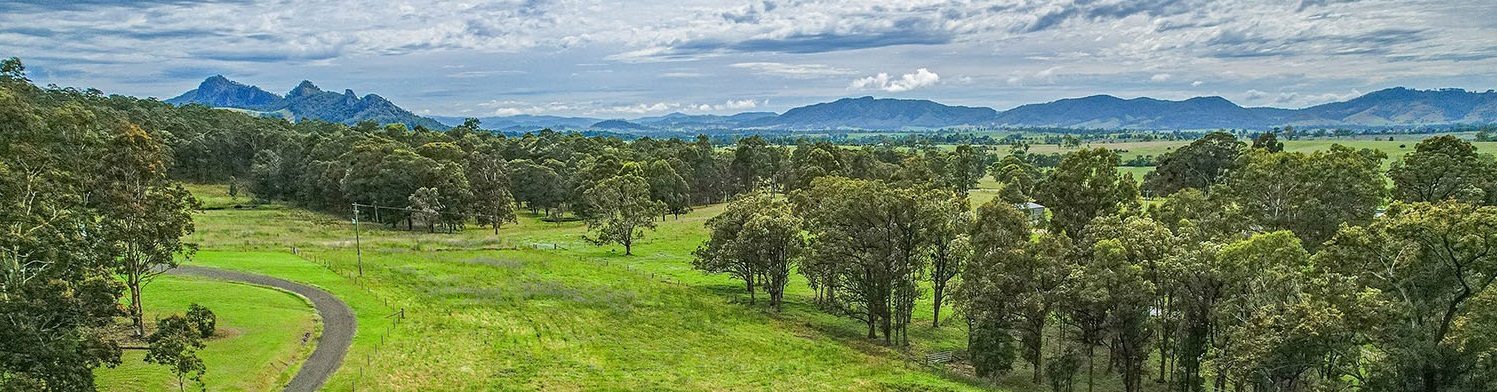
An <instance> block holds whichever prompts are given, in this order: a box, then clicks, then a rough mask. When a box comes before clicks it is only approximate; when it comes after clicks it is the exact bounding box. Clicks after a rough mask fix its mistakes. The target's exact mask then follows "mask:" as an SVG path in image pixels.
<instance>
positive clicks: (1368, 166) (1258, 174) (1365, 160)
mask: <svg viewBox="0 0 1497 392" xmlns="http://www.w3.org/2000/svg"><path fill="white" fill-rule="evenodd" d="M1244 159H1245V162H1246V164H1245V165H1244V166H1243V167H1242V168H1241V169H1239V170H1237V171H1235V172H1234V173H1233V174H1232V175H1231V176H1230V177H1229V178H1228V179H1227V182H1226V184H1224V186H1223V189H1222V190H1221V192H1222V193H1223V194H1222V196H1223V197H1224V198H1225V199H1226V201H1227V202H1229V203H1233V204H1235V205H1236V207H1235V208H1238V209H1239V211H1241V212H1242V215H1243V217H1244V218H1245V219H1246V221H1247V222H1248V223H1250V224H1251V225H1255V226H1256V227H1258V228H1259V230H1261V231H1277V230H1289V231H1293V232H1294V234H1296V235H1298V236H1299V237H1300V239H1301V240H1303V241H1304V242H1305V244H1307V246H1306V247H1307V248H1311V249H1314V248H1317V247H1318V246H1319V245H1320V243H1322V242H1325V240H1327V239H1329V238H1330V237H1331V236H1332V235H1333V234H1335V233H1336V230H1337V228H1338V227H1339V226H1340V225H1341V224H1343V223H1345V224H1350V225H1365V224H1367V223H1368V222H1370V221H1371V220H1372V218H1373V216H1374V215H1375V214H1376V213H1377V208H1378V206H1379V205H1381V204H1382V202H1383V197H1384V196H1385V195H1386V193H1387V190H1386V189H1385V188H1384V179H1383V175H1382V172H1381V171H1380V168H1381V166H1382V160H1383V159H1384V156H1383V155H1382V153H1380V152H1374V151H1369V150H1362V151H1357V150H1353V149H1351V148H1348V147H1345V146H1341V145H1332V146H1331V148H1330V149H1328V150H1324V151H1316V152H1314V153H1310V154H1303V153H1298V152H1281V153H1269V152H1267V151H1263V150H1254V151H1252V152H1250V153H1248V154H1247V155H1246V157H1245V158H1244Z"/></svg>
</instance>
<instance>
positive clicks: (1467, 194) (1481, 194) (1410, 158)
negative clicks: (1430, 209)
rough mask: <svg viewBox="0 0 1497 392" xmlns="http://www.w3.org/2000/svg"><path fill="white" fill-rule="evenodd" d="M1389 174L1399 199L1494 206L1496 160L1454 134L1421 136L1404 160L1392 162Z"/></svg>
mask: <svg viewBox="0 0 1497 392" xmlns="http://www.w3.org/2000/svg"><path fill="white" fill-rule="evenodd" d="M1388 176H1389V177H1392V178H1393V198H1395V199H1398V200H1402V201H1406V202H1418V201H1426V202H1431V203H1433V202H1439V201H1443V200H1459V201H1465V202H1469V203H1473V204H1486V205H1497V162H1494V161H1493V159H1492V156H1491V155H1479V154H1477V153H1476V148H1475V147H1473V146H1472V145H1471V143H1468V142H1466V141H1464V140H1461V139H1458V138H1456V137H1455V136H1451V135H1440V136H1435V137H1432V138H1429V139H1424V141H1421V142H1419V144H1417V145H1415V146H1414V151H1413V152H1410V153H1408V154H1405V155H1404V157H1403V160H1401V161H1397V162H1393V164H1392V166H1391V167H1390V168H1389V169H1388Z"/></svg>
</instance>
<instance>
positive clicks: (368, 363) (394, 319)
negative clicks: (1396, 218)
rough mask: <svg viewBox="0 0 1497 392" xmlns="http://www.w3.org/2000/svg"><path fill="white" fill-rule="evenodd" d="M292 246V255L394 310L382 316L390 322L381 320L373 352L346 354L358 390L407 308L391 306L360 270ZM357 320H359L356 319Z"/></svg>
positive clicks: (352, 384) (351, 385)
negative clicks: (353, 369) (354, 369)
mask: <svg viewBox="0 0 1497 392" xmlns="http://www.w3.org/2000/svg"><path fill="white" fill-rule="evenodd" d="M290 248H291V254H292V255H295V256H297V257H300V258H302V259H303V260H306V261H309V262H312V263H315V264H317V265H320V266H322V267H323V268H326V269H327V270H328V271H330V272H332V273H334V274H337V275H338V276H340V277H343V278H344V279H346V280H348V281H349V282H351V283H352V284H353V285H354V287H357V288H359V289H361V290H364V292H365V293H366V294H368V295H369V296H372V297H374V299H375V300H377V301H379V302H380V303H382V304H384V306H385V308H386V309H389V310H393V312H391V313H390V314H388V315H385V316H384V317H382V318H383V319H385V320H388V321H389V322H388V323H384V322H381V323H380V324H379V325H381V326H383V328H382V329H381V330H379V332H377V333H378V334H379V335H378V336H379V343H377V344H375V346H374V347H373V351H372V352H367V351H366V352H364V353H363V354H364V355H363V356H362V357H358V356H353V354H354V353H352V352H350V353H349V356H345V357H344V359H343V366H348V365H349V364H350V363H352V364H354V365H355V366H356V369H357V370H356V371H355V372H354V373H353V380H351V381H350V382H349V390H351V391H358V390H359V385H360V383H362V382H364V371H365V369H366V368H370V367H372V365H373V363H374V360H376V359H378V357H379V354H380V352H381V351H382V350H384V349H385V345H386V344H387V343H390V342H391V341H393V339H392V338H391V334H393V333H395V332H396V331H397V328H399V327H400V323H401V322H402V321H405V319H406V317H408V316H409V315H408V313H407V312H406V308H405V307H403V306H402V307H398V308H397V307H394V306H391V305H390V299H389V297H386V296H383V295H380V293H379V292H378V291H375V290H374V289H372V288H370V287H369V280H368V279H367V278H363V277H360V276H359V274H358V272H357V271H355V270H353V269H352V268H344V269H343V270H339V269H338V265H337V263H334V262H333V261H332V260H331V259H328V258H323V257H317V256H316V255H312V254H306V253H304V252H302V251H301V249H298V248H297V247H295V246H293V247H290ZM356 318H357V316H356ZM355 322H357V321H355ZM369 327H374V326H369V325H360V326H358V328H359V329H360V330H363V331H367V330H368V329H369ZM350 351H351V350H350ZM330 387H331V386H330Z"/></svg>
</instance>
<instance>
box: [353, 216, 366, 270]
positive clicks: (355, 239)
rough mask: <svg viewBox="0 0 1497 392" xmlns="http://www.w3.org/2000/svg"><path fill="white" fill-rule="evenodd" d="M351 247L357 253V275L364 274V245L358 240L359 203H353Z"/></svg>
mask: <svg viewBox="0 0 1497 392" xmlns="http://www.w3.org/2000/svg"><path fill="white" fill-rule="evenodd" d="M353 249H354V253H355V254H357V255H358V260H359V276H364V246H363V245H362V244H361V243H360V241H359V205H358V204H354V205H353Z"/></svg>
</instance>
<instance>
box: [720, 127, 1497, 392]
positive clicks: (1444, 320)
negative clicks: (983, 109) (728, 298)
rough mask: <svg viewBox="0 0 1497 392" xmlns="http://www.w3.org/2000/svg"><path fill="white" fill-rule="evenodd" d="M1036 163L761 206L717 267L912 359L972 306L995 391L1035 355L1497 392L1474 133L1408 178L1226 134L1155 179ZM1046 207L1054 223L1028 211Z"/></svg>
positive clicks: (732, 215) (1360, 156)
mask: <svg viewBox="0 0 1497 392" xmlns="http://www.w3.org/2000/svg"><path fill="white" fill-rule="evenodd" d="M1023 153H1024V151H1023V150H1022V149H1016V150H1015V151H1014V153H1013V154H1011V155H1007V156H1005V157H1004V158H1002V159H1000V160H998V161H996V162H995V163H994V164H993V165H992V169H991V170H990V173H991V174H992V176H993V177H994V178H995V179H997V180H998V181H999V182H1001V183H1002V184H1003V187H1002V190H1001V191H1000V192H999V197H998V198H996V199H994V200H993V201H992V202H989V203H987V204H984V205H982V206H979V207H978V208H976V210H975V211H973V210H971V209H969V208H968V207H967V205H966V198H965V190H964V189H962V188H961V187H954V188H953V187H949V186H946V185H945V184H942V183H940V182H941V181H940V180H936V179H938V178H940V177H939V176H930V177H918V176H906V175H895V176H893V177H891V178H883V179H880V178H853V177H844V176H838V175H835V174H831V175H824V176H817V177H816V178H814V179H812V180H811V181H810V182H809V183H807V184H804V186H803V187H795V186H789V187H787V188H789V189H788V192H787V193H788V194H787V195H776V194H773V193H771V192H770V191H769V190H767V189H762V190H759V191H755V192H752V193H749V194H746V195H743V196H740V197H738V198H736V199H734V200H733V201H732V202H730V203H729V205H728V209H727V211H726V212H725V213H724V214H722V215H720V216H718V217H716V218H714V219H713V220H711V221H710V222H708V226H709V229H710V231H711V237H710V239H709V240H708V241H707V242H706V243H705V244H703V245H702V247H700V248H699V249H698V250H697V251H696V255H697V259H696V262H695V263H696V265H697V267H698V268H701V269H703V270H706V271H711V272H725V273H729V274H731V275H732V276H734V277H737V278H738V279H741V280H743V281H744V282H745V284H746V288H747V289H748V290H749V292H750V293H751V294H752V293H753V292H755V291H762V292H764V293H766V294H768V295H769V297H770V304H771V306H772V307H773V308H775V309H778V308H779V306H780V304H779V302H780V301H781V299H780V298H781V295H782V294H780V293H783V291H784V285H785V284H786V283H785V282H786V281H787V279H786V271H798V272H799V273H800V274H801V275H803V276H804V277H805V278H806V281H807V282H808V283H809V285H810V286H811V288H812V289H813V291H814V292H815V295H814V298H813V301H814V302H815V303H816V304H817V305H819V306H820V307H821V308H823V309H825V310H827V311H830V312H834V313H837V314H842V315H845V316H847V317H850V318H854V319H857V320H860V321H862V322H864V323H865V324H866V326H867V331H868V334H867V336H868V338H870V339H880V338H881V339H882V341H883V342H884V343H886V344H891V345H904V344H907V343H908V338H907V332H906V331H907V330H908V328H909V324H910V316H911V313H912V309H913V307H914V306H915V303H916V300H917V299H919V298H922V297H926V296H929V298H932V299H933V302H934V306H935V307H936V309H935V312H934V314H935V317H934V319H933V320H932V324H933V325H932V326H933V327H935V326H938V325H939V324H938V323H940V322H941V321H943V320H942V319H941V316H940V312H939V311H940V310H939V308H940V306H942V305H941V304H942V303H943V301H950V302H952V303H954V304H955V308H956V309H957V312H958V315H959V317H960V318H961V319H962V320H964V321H965V322H966V324H967V330H968V333H969V337H968V349H967V353H966V357H967V359H968V360H969V361H970V362H971V364H972V365H973V367H974V369H975V372H976V374H977V375H978V376H981V377H987V378H998V377H1001V376H1003V375H1005V374H1008V373H1009V372H1011V371H1013V370H1014V369H1015V368H1016V367H1017V366H1018V365H1019V363H1020V361H1022V362H1023V363H1025V364H1027V366H1028V367H1029V368H1030V369H1032V370H1033V373H1032V374H1033V381H1034V382H1036V383H1038V384H1042V385H1049V386H1051V387H1052V388H1053V389H1054V390H1056V391H1071V390H1074V389H1075V388H1076V387H1077V386H1078V385H1080V384H1081V383H1083V382H1084V383H1085V388H1087V390H1091V389H1092V387H1093V384H1094V378H1095V375H1096V373H1098V372H1099V368H1102V370H1100V371H1103V372H1106V373H1116V374H1117V375H1118V376H1119V378H1120V379H1121V381H1122V386H1123V389H1124V390H1127V391H1138V390H1141V389H1143V384H1144V383H1145V382H1153V383H1158V384H1163V385H1166V386H1167V388H1168V389H1169V390H1178V391H1248V390H1252V391H1320V390H1326V391H1329V390H1368V391H1486V390H1493V389H1494V388H1497V362H1494V361H1493V359H1492V358H1493V354H1494V353H1497V346H1494V345H1493V341H1492V340H1491V339H1490V338H1489V337H1490V336H1492V332H1497V330H1494V328H1497V324H1493V321H1497V320H1494V318H1497V307H1494V306H1493V305H1494V304H1497V289H1493V288H1492V282H1493V281H1494V280H1497V163H1494V161H1493V158H1492V156H1490V155H1481V154H1477V153H1476V151H1475V149H1474V148H1473V147H1472V146H1471V144H1469V143H1467V142H1465V141H1462V140H1459V139H1457V138H1455V137H1452V136H1437V137H1433V138H1429V139H1426V140H1425V141H1423V142H1421V143H1419V144H1418V145H1417V146H1416V148H1415V150H1414V151H1413V152H1410V153H1408V154H1407V155H1405V156H1404V157H1403V159H1402V160H1399V161H1397V162H1394V163H1392V165H1391V167H1390V169H1388V170H1387V171H1386V173H1385V172H1384V171H1383V170H1382V168H1381V167H1382V163H1383V161H1385V160H1386V159H1387V157H1386V156H1385V154H1383V153H1381V152H1378V151H1373V150H1355V149H1351V148H1347V147H1344V146H1339V145H1337V146H1332V147H1331V148H1330V149H1328V150H1325V151H1318V152H1313V153H1308V154H1306V153H1298V152H1283V151H1282V148H1281V145H1279V144H1276V143H1274V142H1273V140H1272V136H1269V137H1267V138H1265V137H1263V136H1260V137H1259V138H1258V140H1257V141H1256V142H1255V143H1253V145H1249V144H1248V143H1246V142H1243V141H1239V140H1237V139H1236V137H1235V136H1233V135H1232V134H1229V133H1225V132H1220V133H1212V134H1209V135H1207V136H1205V137H1203V138H1201V139H1198V140H1196V141H1195V142H1193V143H1191V144H1190V145H1188V146H1186V147H1183V148H1180V149H1178V150H1176V151H1174V152H1171V153H1169V154H1166V155H1164V156H1162V157H1160V159H1159V164H1158V167H1157V168H1156V171H1155V172H1154V173H1152V174H1150V175H1148V176H1147V177H1146V178H1145V179H1144V180H1143V181H1142V182H1141V183H1140V182H1138V181H1135V180H1134V179H1132V178H1131V176H1128V175H1120V174H1119V172H1118V171H1117V170H1116V169H1117V166H1118V165H1119V158H1118V156H1117V155H1116V154H1115V153H1113V152H1111V151H1108V150H1106V149H1101V148H1098V149H1084V150H1078V151H1075V152H1072V153H1070V154H1067V155H1066V156H1065V157H1064V159H1063V160H1062V161H1061V162H1060V164H1059V165H1058V166H1057V167H1055V168H1053V169H1042V168H1037V167H1035V166H1034V165H1033V164H1031V163H1029V162H1026V160H1025V159H1024V157H1023ZM811 162H814V160H811ZM815 167H816V166H815V165H809V166H807V167H806V169H804V170H814V168H815ZM911 171H912V170H911V169H908V168H905V167H901V168H900V169H899V170H898V172H902V173H910V172H911ZM1390 179H1391V182H1392V184H1393V186H1392V188H1391V189H1389V188H1387V187H1386V186H1385V183H1386V182H1387V181H1388V180H1390ZM1141 189H1143V190H1147V191H1148V192H1151V193H1154V194H1155V195H1157V196H1159V197H1160V198H1159V199H1158V200H1157V201H1156V202H1154V203H1148V204H1147V205H1146V204H1145V203H1143V202H1141V200H1140V198H1139V194H1140V190H1141ZM1031 201H1034V202H1039V203H1040V204H1043V205H1045V206H1046V207H1048V208H1049V210H1050V217H1049V219H1048V220H1047V221H1036V220H1034V219H1032V217H1031V216H1029V215H1028V214H1027V213H1026V212H1025V211H1023V210H1021V209H1019V208H1016V204H1018V203H1026V202H1031ZM948 297H949V298H948ZM751 298H752V296H751ZM1099 362H1101V363H1099Z"/></svg>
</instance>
